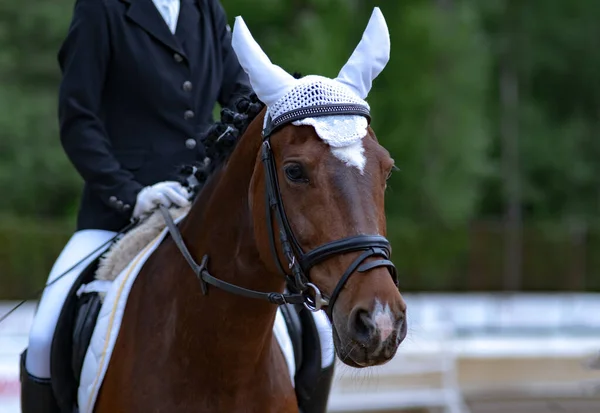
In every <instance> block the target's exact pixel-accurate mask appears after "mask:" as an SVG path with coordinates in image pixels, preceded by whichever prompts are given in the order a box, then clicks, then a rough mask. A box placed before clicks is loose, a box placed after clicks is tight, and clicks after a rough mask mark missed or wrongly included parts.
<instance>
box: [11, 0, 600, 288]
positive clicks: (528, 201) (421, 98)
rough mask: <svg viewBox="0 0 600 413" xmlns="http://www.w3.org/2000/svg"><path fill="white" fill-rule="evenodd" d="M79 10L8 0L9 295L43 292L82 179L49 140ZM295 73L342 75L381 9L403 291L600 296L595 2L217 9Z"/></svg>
mask: <svg viewBox="0 0 600 413" xmlns="http://www.w3.org/2000/svg"><path fill="white" fill-rule="evenodd" d="M73 4H74V1H73V0H53V1H52V2H41V1H39V0H38V1H33V0H23V1H21V2H14V1H8V0H0V194H1V196H0V298H15V297H22V296H25V295H26V294H27V293H28V292H30V291H32V290H35V289H37V288H39V287H40V286H41V285H42V283H43V281H44V280H45V279H46V276H47V273H48V271H49V269H50V266H51V265H52V262H53V261H54V259H55V258H56V255H57V253H58V252H59V251H60V249H61V248H62V247H63V245H64V243H65V241H66V240H67V239H68V237H69V236H70V234H71V231H72V230H73V227H74V214H75V211H76V208H77V202H78V197H79V191H80V188H81V184H82V182H81V179H80V178H79V176H78V175H77V174H76V173H75V171H74V169H73V168H72V167H71V165H70V163H69V161H68V160H67V159H66V157H65V155H64V154H63V152H62V148H61V146H60V142H59V138H58V133H57V108H56V100H57V87H58V82H59V78H60V77H59V70H58V64H57V60H56V55H57V51H58V48H59V45H60V43H61V41H62V39H63V37H64V36H65V34H66V31H67V29H68V25H69V23H70V18H71V13H72V9H73ZM223 4H224V6H225V8H226V10H227V12H228V14H229V21H230V22H231V24H233V19H234V17H235V16H236V15H242V16H243V17H244V19H245V20H246V22H247V24H248V25H249V27H250V28H251V30H252V32H253V34H254V36H255V37H256V38H257V40H258V41H259V42H260V44H261V45H262V46H263V48H264V49H265V50H266V52H267V53H268V54H269V56H270V57H271V58H272V60H273V61H274V62H276V63H278V64H280V65H281V66H282V67H284V68H285V69H286V70H288V71H290V72H293V71H300V72H302V73H305V74H309V73H315V74H322V75H326V76H331V77H333V76H335V75H336V74H337V72H338V71H339V69H340V68H341V66H342V65H343V64H344V63H345V61H346V59H347V58H348V57H349V55H350V53H351V52H352V50H353V48H354V47H355V46H356V44H357V42H358V40H359V39H360V36H361V34H362V31H363V29H364V27H365V25H366V23H367V21H368V18H369V16H370V13H371V11H372V8H373V7H374V6H379V7H381V9H382V11H383V13H384V15H385V17H386V19H387V22H388V26H389V29H390V32H391V38H392V57H391V61H390V62H389V64H388V66H387V68H386V69H385V71H384V72H383V73H382V75H380V77H379V78H378V79H377V80H376V81H375V84H374V87H373V90H372V92H371V94H370V97H369V99H368V100H369V102H370V104H371V106H372V109H373V116H374V119H373V128H374V130H375V131H376V133H377V135H378V137H379V139H380V140H381V142H382V143H383V145H384V146H386V147H387V148H388V149H389V150H390V152H391V153H392V155H393V157H394V158H395V159H396V163H397V165H398V166H399V167H400V168H401V172H399V173H397V174H396V175H395V176H394V177H393V178H392V181H391V184H390V186H389V190H388V195H387V209H388V217H389V218H388V219H389V221H388V231H389V236H390V238H391V239H392V241H393V246H394V259H395V261H396V263H397V265H398V267H399V268H400V272H401V283H402V288H403V289H404V290H455V291H473V290H595V291H598V290H600V253H599V252H600V231H599V226H598V213H597V211H598V210H599V207H600V162H599V160H600V140H599V139H598V135H599V132H600V116H599V115H600V47H599V43H600V25H598V21H600V2H598V1H596V0H569V1H564V0H544V1H540V0H485V1H481V0H403V1H393V0H383V1H378V2H375V1H366V0H364V1H361V0H303V1H298V0H289V1H272V0H254V1H252V2H248V1H246V0H223Z"/></svg>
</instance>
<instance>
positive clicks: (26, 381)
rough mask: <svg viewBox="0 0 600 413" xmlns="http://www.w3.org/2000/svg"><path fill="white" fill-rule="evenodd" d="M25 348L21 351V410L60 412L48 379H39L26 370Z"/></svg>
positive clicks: (35, 412) (24, 412) (23, 412)
mask: <svg viewBox="0 0 600 413" xmlns="http://www.w3.org/2000/svg"><path fill="white" fill-rule="evenodd" d="M26 358H27V350H25V351H23V353H21V374H20V379H21V412H22V413H61V411H60V408H59V407H58V404H57V402H56V399H55V398H54V393H53V392H52V383H51V381H50V379H40V378H38V377H35V376H32V375H31V374H29V373H28V372H27V369H26V367H25V359H26Z"/></svg>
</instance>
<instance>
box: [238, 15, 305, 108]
mask: <svg viewBox="0 0 600 413" xmlns="http://www.w3.org/2000/svg"><path fill="white" fill-rule="evenodd" d="M231 45H232V47H233V50H234V51H235V54H236V55H237V58H238V61H239V62H240V65H241V66H242V68H243V69H244V71H245V72H246V73H247V74H248V78H249V79H250V84H251V85H252V89H254V93H256V95H257V96H258V97H259V99H260V100H261V101H262V102H263V103H265V104H266V105H267V106H271V105H272V104H274V103H275V102H277V101H278V100H279V99H280V98H281V97H283V96H284V95H285V94H286V93H288V92H289V91H290V90H291V89H292V88H293V87H294V86H295V85H296V82H297V80H296V79H294V77H293V76H292V75H290V74H289V73H287V72H286V71H285V70H283V69H282V68H281V67H279V66H277V65H274V64H273V63H271V60H270V59H269V57H268V56H267V55H266V54H265V52H263V50H262V49H261V47H260V46H259V45H258V43H257V42H256V40H254V38H253V37H252V34H250V30H248V27H247V26H246V23H245V22H244V19H242V17H240V16H237V17H236V18H235V23H234V26H233V34H232V39H231Z"/></svg>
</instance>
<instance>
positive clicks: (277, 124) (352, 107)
mask: <svg viewBox="0 0 600 413" xmlns="http://www.w3.org/2000/svg"><path fill="white" fill-rule="evenodd" d="M335 115H358V116H364V117H365V118H367V121H368V122H369V123H370V122H371V113H370V111H369V109H367V108H366V107H364V106H362V105H357V104H328V105H314V106H307V107H304V108H299V109H294V110H290V111H288V112H285V113H284V114H282V115H280V116H278V117H276V118H275V119H271V117H270V116H269V118H268V119H267V123H266V125H265V128H264V129H263V137H264V138H266V137H268V136H270V135H272V134H273V133H274V132H275V131H276V130H277V129H279V128H281V127H282V126H284V125H287V124H288V123H290V122H294V121H297V120H301V119H304V118H314V117H319V116H335Z"/></svg>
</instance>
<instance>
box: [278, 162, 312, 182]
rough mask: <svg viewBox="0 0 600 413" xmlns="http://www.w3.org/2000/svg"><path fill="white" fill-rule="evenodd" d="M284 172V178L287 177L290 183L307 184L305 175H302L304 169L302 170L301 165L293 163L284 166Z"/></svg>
mask: <svg viewBox="0 0 600 413" xmlns="http://www.w3.org/2000/svg"><path fill="white" fill-rule="evenodd" d="M284 170H285V176H287V178H288V179H289V180H290V181H293V182H308V178H307V177H306V174H305V173H304V169H303V168H302V165H300V164H297V163H293V164H290V165H286V166H285V168H284Z"/></svg>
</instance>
